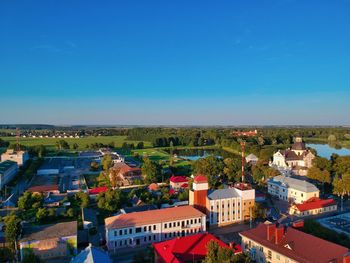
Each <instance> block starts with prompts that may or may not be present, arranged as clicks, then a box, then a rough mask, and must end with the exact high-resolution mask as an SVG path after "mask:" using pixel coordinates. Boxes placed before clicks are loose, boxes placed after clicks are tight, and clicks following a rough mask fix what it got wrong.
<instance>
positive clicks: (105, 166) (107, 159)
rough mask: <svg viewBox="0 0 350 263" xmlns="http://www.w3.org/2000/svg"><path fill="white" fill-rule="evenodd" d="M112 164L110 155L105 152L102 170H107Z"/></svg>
mask: <svg viewBox="0 0 350 263" xmlns="http://www.w3.org/2000/svg"><path fill="white" fill-rule="evenodd" d="M112 166H113V160H112V156H111V155H110V154H105V155H104V156H103V158H102V167H103V170H104V171H106V172H107V171H108V170H109V169H110V168H111V167H112Z"/></svg>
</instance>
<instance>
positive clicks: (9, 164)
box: [0, 160, 17, 173]
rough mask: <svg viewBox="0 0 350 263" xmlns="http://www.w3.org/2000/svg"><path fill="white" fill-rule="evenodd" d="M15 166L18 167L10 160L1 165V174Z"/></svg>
mask: <svg viewBox="0 0 350 263" xmlns="http://www.w3.org/2000/svg"><path fill="white" fill-rule="evenodd" d="M15 164H16V165H17V163H16V162H14V161H10V160H7V161H4V162H2V163H0V173H4V172H6V171H7V170H8V169H10V168H11V167H12V166H13V165H15Z"/></svg>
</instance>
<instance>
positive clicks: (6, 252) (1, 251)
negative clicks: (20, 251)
mask: <svg viewBox="0 0 350 263" xmlns="http://www.w3.org/2000/svg"><path fill="white" fill-rule="evenodd" d="M12 260H14V254H13V252H12V251H11V249H9V248H8V247H1V248H0V262H12Z"/></svg>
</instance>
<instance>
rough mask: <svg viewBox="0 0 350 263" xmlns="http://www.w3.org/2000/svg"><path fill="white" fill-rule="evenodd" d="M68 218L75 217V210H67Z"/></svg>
mask: <svg viewBox="0 0 350 263" xmlns="http://www.w3.org/2000/svg"><path fill="white" fill-rule="evenodd" d="M67 216H68V217H74V210H73V208H69V209H68V210H67Z"/></svg>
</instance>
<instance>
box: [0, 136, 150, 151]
mask: <svg viewBox="0 0 350 263" xmlns="http://www.w3.org/2000/svg"><path fill="white" fill-rule="evenodd" d="M1 139H3V140H5V141H8V142H10V144H14V143H16V137H1ZM59 140H65V141H66V142H67V143H68V144H69V146H70V148H73V144H75V143H76V144H77V145H78V149H79V150H84V149H87V145H90V144H93V143H102V144H109V143H112V142H113V143H114V145H115V147H117V148H118V147H121V146H122V144H123V143H124V142H126V143H129V144H130V143H134V144H135V145H136V144H137V143H138V142H139V141H129V140H127V139H126V136H89V137H82V138H20V144H21V145H24V146H35V145H44V146H46V147H48V148H54V147H55V145H56V142H57V141H59ZM144 146H145V147H150V146H151V143H150V142H144Z"/></svg>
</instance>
